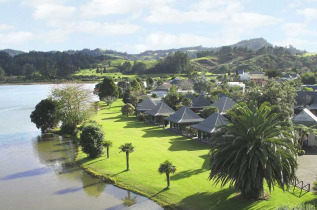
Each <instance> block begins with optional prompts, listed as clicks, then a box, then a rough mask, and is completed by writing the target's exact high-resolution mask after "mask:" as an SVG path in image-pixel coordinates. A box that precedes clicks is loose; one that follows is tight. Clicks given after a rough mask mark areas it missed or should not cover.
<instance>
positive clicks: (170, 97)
mask: <svg viewBox="0 0 317 210" xmlns="http://www.w3.org/2000/svg"><path fill="white" fill-rule="evenodd" d="M163 100H164V102H165V103H166V104H167V105H169V106H170V107H172V108H173V109H175V108H176V106H177V105H178V104H179V103H180V97H179V93H178V92H177V88H176V86H174V85H172V87H171V88H170V89H169V91H168V93H167V95H166V96H165V97H164V98H163Z"/></svg>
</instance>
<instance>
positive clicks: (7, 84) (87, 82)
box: [0, 80, 99, 86]
mask: <svg viewBox="0 0 317 210" xmlns="http://www.w3.org/2000/svg"><path fill="white" fill-rule="evenodd" d="M98 82H99V81H81V80H79V81H56V82H53V81H47V82H44V81H43V82H4V83H2V82H1V83H0V86H10V85H57V84H65V83H85V84H95V83H98Z"/></svg>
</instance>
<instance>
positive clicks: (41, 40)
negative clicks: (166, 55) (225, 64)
mask: <svg viewBox="0 0 317 210" xmlns="http://www.w3.org/2000/svg"><path fill="white" fill-rule="evenodd" d="M257 37H263V38H265V39H267V40H268V41H269V42H270V43H272V44H274V45H279V46H288V45H290V44H291V45H293V46H295V47H297V48H299V49H305V50H307V51H310V52H317V0H265V1H264V0H262V1H259V0H197V1H194V0H77V1H68V0H20V1H18V0H0V49H3V48H12V49H18V50H23V51H29V50H40V51H50V50H68V49H74V50H77V49H83V48H90V49H94V48H102V49H114V50H118V51H126V52H128V53H139V52H142V51H145V50H157V49H169V48H179V47H188V46H197V45H202V46H205V47H218V46H222V45H228V44H233V43H236V42H238V41H240V40H244V39H250V38H257Z"/></svg>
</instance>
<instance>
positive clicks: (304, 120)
mask: <svg viewBox="0 0 317 210" xmlns="http://www.w3.org/2000/svg"><path fill="white" fill-rule="evenodd" d="M292 121H293V122H294V123H295V124H303V125H306V126H312V125H316V124H317V117H316V116H315V115H314V114H313V113H312V112H311V111H309V110H308V109H303V111H301V112H300V113H299V114H298V115H296V116H295V117H293V119H292Z"/></svg>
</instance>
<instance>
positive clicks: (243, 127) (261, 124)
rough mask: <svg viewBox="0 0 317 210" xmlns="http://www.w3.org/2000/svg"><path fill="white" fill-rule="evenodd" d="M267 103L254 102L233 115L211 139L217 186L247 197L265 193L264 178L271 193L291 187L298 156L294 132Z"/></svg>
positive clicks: (212, 170) (242, 104) (213, 178)
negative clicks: (231, 189) (279, 188)
mask: <svg viewBox="0 0 317 210" xmlns="http://www.w3.org/2000/svg"><path fill="white" fill-rule="evenodd" d="M273 110H274V109H273V108H271V107H269V106H268V104H267V103H263V104H262V105H261V106H260V107H258V103H257V102H255V101H251V102H250V105H249V106H247V105H246V104H245V103H241V104H239V105H237V107H236V108H235V109H233V110H232V111H231V112H230V118H231V119H232V121H231V124H229V125H228V126H224V127H223V129H220V130H219V131H217V132H216V134H215V135H214V136H213V137H212V145H211V151H210V153H211V159H210V164H211V168H210V170H211V172H210V176H209V179H210V180H214V181H215V182H214V183H215V184H218V183H221V186H225V185H226V184H227V183H229V184H230V185H233V186H234V187H235V189H236V190H239V191H241V195H242V196H243V197H246V198H252V199H258V198H259V197H260V196H261V195H262V194H263V190H264V189H263V184H264V179H265V180H266V183H267V185H268V187H269V189H270V190H271V189H272V188H274V185H275V184H277V185H278V186H279V187H281V188H282V189H285V188H288V187H289V185H290V183H291V181H292V180H293V179H294V178H295V169H296V167H297V162H296V158H297V154H296V149H295V147H294V143H293V139H292V135H291V134H290V133H291V132H292V131H291V129H290V128H289V127H287V126H284V125H283V123H282V121H280V120H279V117H280V116H279V114H278V113H275V112H274V111H273Z"/></svg>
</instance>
